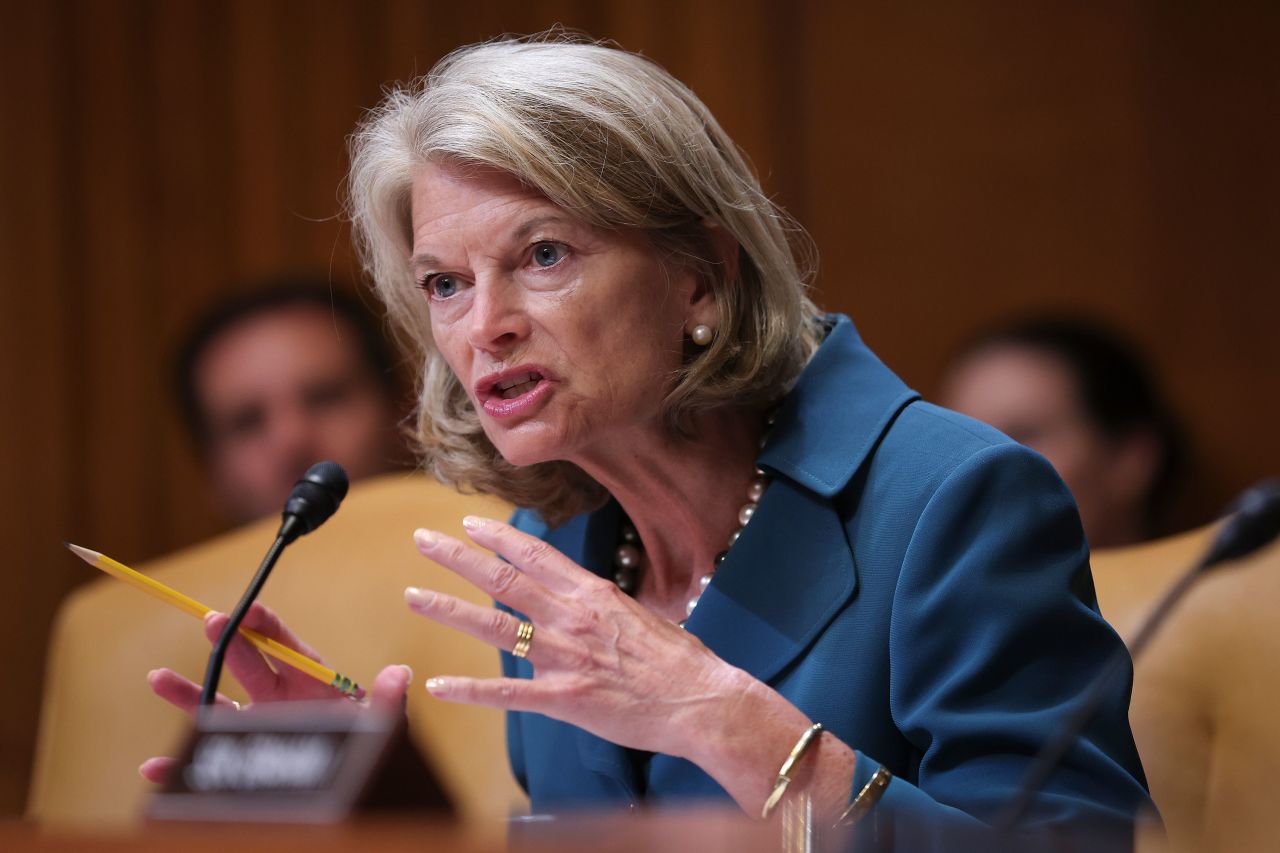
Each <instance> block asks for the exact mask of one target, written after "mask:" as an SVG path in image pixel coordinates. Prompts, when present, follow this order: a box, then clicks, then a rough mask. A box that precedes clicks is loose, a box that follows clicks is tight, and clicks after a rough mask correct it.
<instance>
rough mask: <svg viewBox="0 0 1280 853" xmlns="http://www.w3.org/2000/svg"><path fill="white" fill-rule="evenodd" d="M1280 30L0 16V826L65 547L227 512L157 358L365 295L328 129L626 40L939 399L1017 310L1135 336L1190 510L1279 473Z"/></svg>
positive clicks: (695, 5) (1097, 7) (16, 5)
mask: <svg viewBox="0 0 1280 853" xmlns="http://www.w3.org/2000/svg"><path fill="white" fill-rule="evenodd" d="M1278 10H1280V5H1278V4H1274V3H1268V2H1256V3H1254V2H1228V3H1217V2H1208V0H1205V2H1186V1H1184V2H1110V0H1096V2H1065V0H1063V2H1038V3H1015V2H995V1H994V0H992V2H976V3H966V4H956V3H946V2H936V3H933V2H913V3H909V4H908V3H894V2H878V3H857V2H830V3H822V2H802V0H787V2H767V0H736V2H677V0H645V2H634V3H629V2H623V0H613V2H591V0H579V1H578V2H573V0H558V2H549V1H548V0H489V2H484V3H463V4H458V3H442V2H434V0H377V2H374V1H373V0H371V2H336V0H271V1H270V2H267V1H266V0H227V2H220V0H202V1H200V2H197V1H196V0H169V2H160V0H155V1H154V2H141V0H114V2H112V0H53V2H42V3H37V2H16V0H14V2H3V3H0V110H2V113H0V115H2V118H0V121H2V122H3V133H2V134H0V274H3V277H4V281H3V286H2V289H0V407H2V408H0V412H2V413H3V417H0V542H2V543H3V546H4V548H5V549H6V551H7V555H6V560H5V566H4V569H3V572H4V575H3V577H4V597H5V599H6V601H7V603H8V608H7V610H8V614H7V618H5V619H4V620H2V621H0V648H3V649H4V655H5V659H4V660H5V668H4V673H5V676H6V682H7V684H6V686H7V690H6V698H5V702H4V703H2V704H0V709H2V710H0V747H2V749H3V767H2V772H0V810H3V812H10V813H11V812H15V811H17V810H20V808H21V806H22V802H23V799H24V796H25V788H26V779H27V770H28V765H29V761H30V750H31V737H32V730H33V726H34V720H35V715H36V713H37V703H38V694H39V684H40V678H41V668H42V666H43V638H44V636H45V635H46V633H47V630H48V627H49V623H50V620H51V618H52V615H53V613H54V611H55V608H56V607H57V604H58V602H59V600H60V599H61V598H62V597H63V596H64V595H65V594H66V592H67V591H68V590H70V589H71V588H73V587H74V586H75V585H77V584H80V583H84V582H86V581H87V580H89V573H88V572H87V570H86V569H85V567H84V566H83V565H81V564H80V563H79V562H78V561H76V560H75V559H74V558H72V557H70V556H69V555H67V554H66V553H64V552H63V551H62V549H61V548H60V547H59V542H60V541H61V540H63V539H71V540H73V541H79V542H83V543H85V544H88V545H92V546H93V547H96V548H100V549H102V550H104V551H107V552H109V553H111V554H113V555H115V556H117V557H119V558H121V559H125V560H128V561H131V562H132V561H138V560H142V559H144V558H146V557H149V556H152V555H155V554H158V553H161V552H164V551H168V550H170V549H173V548H176V547H179V546H181V545H183V544H186V543H190V542H192V541H195V540H197V539H200V538H202V537H204V536H207V535H209V534H211V533H214V532H216V531H217V530H219V529H220V528H221V526H222V523H223V522H222V520H221V519H219V518H218V517H217V515H216V514H215V513H214V511H213V509H212V507H211V506H210V505H209V503H208V501H207V499H206V498H205V496H204V494H203V490H202V487H201V478H200V474H199V470H198V468H197V467H196V465H195V462H194V460H193V458H192V456H191V453H190V449H189V448H188V447H187V445H186V442H185V439H184V437H183V435H182V434H181V432H180V430H179V423H178V420H177V416H176V411H175V408H174V405H173V402H172V398H171V394H170V384H171V378H170V376H171V371H172V366H171V354H172V352H173V348H174V346H175V344H176V341H177V340H178V339H179V337H180V336H181V334H182V332H183V330H184V329H185V328H186V326H187V325H188V324H189V323H190V322H191V320H192V318H193V317H194V316H195V315H196V314H197V313H198V312H199V311H200V309H201V307H202V306H204V305H206V304H207V303H208V302H209V301H210V300H211V299H213V298H214V297H215V296H217V295H218V294H220V293H224V292H225V291H227V290H228V289H229V288H232V287H234V286H235V285H234V282H236V281H239V280H242V279H246V278H252V277H257V276H263V275H270V274H275V273H283V272H297V271H310V272H319V273H322V274H332V275H333V276H334V277H335V278H336V279H338V280H342V281H356V280H357V279H358V276H357V271H356V270H355V268H354V266H353V262H352V257H351V252H350V250H349V246H348V235H347V233H346V231H345V229H344V228H343V226H342V225H341V223H340V222H339V221H337V219H336V212H337V210H338V202H337V195H338V190H339V184H340V182H341V179H342V175H343V171H344V167H345V149H344V138H345V136H346V134H347V133H349V132H350V130H351V129H352V127H353V125H354V123H355V122H356V120H357V119H358V117H359V116H360V115H361V111H362V110H364V109H367V108H368V107H370V106H372V105H373V104H375V103H376V102H377V100H378V97H379V91H380V87H381V86H382V85H383V84H384V83H385V82H387V81H391V80H396V79H406V78H409V77H412V76H414V75H415V74H417V73H421V72H423V71H425V70H427V69H428V68H429V67H430V66H431V65H432V63H433V62H434V61H435V60H436V59H437V58H439V57H440V56H441V55H443V54H444V53H445V52H447V51H448V50H449V49H451V48H453V47H455V46H457V45H460V44H464V43H468V42H471V41H475V40H479V39H483V38H488V37H492V36H495V35H498V34H500V33H503V32H531V31H536V30H539V29H542V28H544V27H546V26H548V25H550V24H552V23H555V22H561V23H564V24H566V25H569V26H572V27H577V28H581V29H584V30H586V31H588V32H591V33H592V34H594V35H597V36H600V37H607V38H612V39H615V40H616V41H618V42H619V43H620V44H621V45H622V46H624V47H627V48H631V49H635V50H641V51H643V52H644V53H646V54H648V55H649V56H652V57H654V58H655V59H657V60H658V61H660V62H662V63H663V64H664V65H666V66H667V67H668V68H669V69H670V70H671V71H673V72H674V73H675V74H676V75H677V76H678V77H680V78H682V79H683V80H684V81H686V82H687V83H689V84H690V85H691V86H692V87H693V88H694V90H695V91H697V92H699V93H700V94H701V95H702V97H703V98H704V99H705V100H706V101H707V102H708V104H709V105H710V106H711V108H712V109H713V110H714V111H715V113H716V114H717V115H718V116H719V117H720V119H721V120H722V122H723V123H724V125H725V126H726V127H727V129H728V130H729V132H730V133H731V134H733V135H734V136H735V137H736V138H737V140H738V141H739V143H740V144H741V145H742V146H743V148H744V149H745V150H746V151H747V152H748V154H749V155H750V156H751V158H752V159H753V161H754V162H755V164H756V166H757V167H758V169H759V171H760V172H761V174H762V175H763V178H764V182H765V184H766V186H767V187H768V188H769V190H770V191H771V192H772V193H774V194H775V195H776V197H777V198H778V199H779V200H780V201H781V202H782V203H783V204H784V205H785V206H787V207H788V208H790V209H791V210H792V211H793V212H795V213H796V214H797V215H798V216H799V217H800V219H801V220H802V221H803V222H805V223H806V224H807V225H808V226H809V227H810V229H811V230H812V232H813V234H814V236H815V238H816V239H817V242H818V245H819V247H820V249H821V251H822V274H821V279H820V288H821V294H820V298H821V301H822V302H823V303H824V304H825V305H826V306H828V307H829V308H832V309H836V310H841V311H846V312H848V313H850V314H851V315H853V317H854V318H855V319H856V320H857V321H858V323H859V325H860V327H861V329H862V331H863V333H864V335H865V337H866V338H867V339H868V341H869V342H870V343H871V344H872V346H873V347H875V348H876V349H877V350H878V351H879V352H880V354H881V355H882V356H883V357H884V358H885V360H886V361H888V362H889V364H890V365H892V366H893V367H895V368H896V369H897V370H898V371H899V373H901V374H902V375H903V376H904V378H905V379H906V380H907V381H908V382H910V383H912V384H914V385H916V386H917V387H919V388H920V389H922V390H923V391H925V392H926V393H928V392H929V391H931V390H932V389H933V388H934V387H935V385H936V382H937V378H938V375H939V372H940V370H941V366H942V364H943V363H944V360H945V358H946V356H947V354H948V353H949V352H950V351H951V350H952V349H953V348H954V347H955V346H956V345H957V344H958V343H959V342H960V341H961V340H962V339H963V338H965V337H966V336H967V335H969V334H971V333H972V332H973V331H974V330H975V329H977V328H979V327H980V326H983V325H986V324H988V323H990V322H991V321H993V320H996V319H999V318H1002V317H1009V316H1012V315H1016V314H1019V313H1021V312H1023V311H1025V310H1028V309H1033V308H1050V307H1066V308H1071V309H1074V310H1083V311H1088V312H1092V313H1094V314H1097V315H1098V316H1100V317H1102V318H1103V319H1105V320H1108V321H1110V322H1111V323H1112V324H1113V325H1115V326H1118V327H1119V328H1120V329H1122V330H1124V331H1126V332H1128V333H1130V334H1131V335H1132V336H1133V337H1134V338H1135V339H1136V340H1137V342H1138V343H1139V344H1140V345H1141V346H1142V347H1143V348H1145V349H1146V350H1147V351H1148V352H1149V353H1150V354H1151V355H1152V357H1153V359H1154V361H1155V362H1156V364H1157V366H1158V367H1159V369H1160V371H1161V373H1162V374H1163V376H1164V379H1165V381H1166V384H1167V386H1168V389H1169V392H1170V395H1171V396H1172V398H1173V400H1174V402H1175V404H1176V406H1177V408H1178V410H1179V411H1180V413H1181V414H1182V415H1183V417H1184V418H1185V419H1186V421H1187V423H1188V425H1189V428H1190V432H1191V434H1192V437H1193V439H1194V441H1195V443H1196V447H1197V450H1198V455H1199V462H1200V465H1199V468H1198V470H1197V480H1196V483H1195V488H1194V494H1193V499H1192V500H1191V502H1190V503H1189V505H1188V509H1187V511H1186V512H1187V519H1188V521H1195V520H1199V519H1200V518H1203V517H1206V516H1207V514H1208V513H1210V512H1211V511H1212V509H1213V508H1215V507H1216V506H1218V505H1219V504H1220V503H1221V502H1222V501H1223V500H1224V499H1226V498H1227V497H1228V496H1229V495H1230V494H1231V493H1232V492H1233V491H1235V490H1237V489H1239V488H1241V487H1243V486H1245V485H1247V484H1248V483H1249V482H1251V481H1253V480H1255V479H1257V478H1258V477H1260V476H1261V475H1263V474H1266V473H1276V472H1277V471H1280V448H1277V445H1276V442H1275V440H1274V436H1275V434H1276V425H1277V423H1280V418H1278V417H1277V415H1280V411H1278V409H1280V403H1278V402H1277V401H1278V399H1280V397H1278V395H1277V394H1276V376H1277V367H1280V343H1278V342H1277V338H1278V337H1280V335H1277V315H1278V309H1280V287H1277V283H1278V281H1277V278H1278V277H1277V274H1276V271H1275V264H1274V261H1273V258H1272V256H1273V254H1274V251H1275V244H1276V238H1277V235H1278V233H1280V202H1278V201H1277V199H1280V167H1278V166H1277V157H1276V152H1277V150H1280V127H1278V117H1280V97H1278V95H1280V59H1278V57H1280V11H1278ZM104 642H109V636H104ZM141 676H142V674H141V673H139V674H138V677H141Z"/></svg>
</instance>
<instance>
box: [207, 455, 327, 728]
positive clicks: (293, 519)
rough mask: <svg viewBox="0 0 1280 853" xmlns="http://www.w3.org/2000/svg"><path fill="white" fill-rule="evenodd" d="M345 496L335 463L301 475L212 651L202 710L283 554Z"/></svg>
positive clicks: (319, 465)
mask: <svg viewBox="0 0 1280 853" xmlns="http://www.w3.org/2000/svg"><path fill="white" fill-rule="evenodd" d="M346 495H347V474H346V472H345V471H343V470H342V466H341V465H339V464H337V463H336V462H317V463H316V464H315V465H312V466H311V467H310V468H308V469H307V473H305V474H303V475H302V479H301V480H299V481H298V482H297V483H295V484H294V486H293V491H292V492H290V493H289V498H288V500H287V501H286V502H285V505H284V513H283V517H282V519H281V521H280V529H279V531H277V532H276V538H275V541H274V542H273V543H271V547H270V548H268V549H267V553H266V556H264V557H263V558H262V563H261V564H260V565H259V566H258V571H257V573H256V574H254V576H253V580H251V581H250V582H249V588H248V589H246V590H245V592H244V595H243V596H241V598H240V603H239V604H237V605H236V607H235V610H233V611H231V618H230V620H228V622H227V625H226V627H225V628H223V629H222V633H221V634H220V635H219V636H218V641H217V642H216V643H214V645H213V651H212V652H210V653H209V664H208V666H207V667H206V668H205V672H204V686H203V687H202V688H201V691H200V706H201V707H205V706H208V705H212V704H213V701H214V698H215V697H216V696H217V695H218V680H219V679H220V678H221V676H222V662H223V660H224V659H225V658H226V655H227V646H229V645H230V644H231V639H232V638H233V637H234V636H235V635H236V631H238V630H239V628H240V623H241V622H243V621H244V617H245V614H246V613H248V612H249V606H250V605H252V604H253V602H254V601H255V600H256V599H257V597H258V593H260V592H262V587H263V585H265V584H266V582H267V576H268V575H269V574H271V570H272V569H273V568H274V567H275V564H276V560H278V559H280V554H281V553H282V552H283V551H284V549H285V547H286V546H287V545H289V544H290V543H291V542H293V541H294V540H295V539H297V538H298V537H299V536H302V535H303V534H305V533H310V532H311V531H313V530H315V529H316V528H317V527H319V526H320V525H321V524H324V523H325V522H326V521H328V520H329V517H330V516H331V515H333V514H334V513H335V512H337V510H338V505H339V504H341V503H342V499H343V498H344V497H346Z"/></svg>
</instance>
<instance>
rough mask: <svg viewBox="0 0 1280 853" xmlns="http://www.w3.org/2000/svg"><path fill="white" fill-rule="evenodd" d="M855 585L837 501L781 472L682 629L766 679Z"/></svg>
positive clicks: (787, 660)
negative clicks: (817, 492) (797, 482)
mask: <svg viewBox="0 0 1280 853" xmlns="http://www.w3.org/2000/svg"><path fill="white" fill-rule="evenodd" d="M783 531H785V532H783ZM856 588H857V572H856V567H855V566H854V562H853V551H852V549H851V548H850V547H849V543H848V539H847V537H846V535H845V530H844V525H843V524H842V523H841V520H840V516H839V513H837V512H836V510H835V507H833V506H832V504H831V502H830V501H828V500H826V499H825V498H823V497H821V496H819V495H816V494H815V493H813V492H812V491H810V490H808V489H806V488H804V487H802V486H798V485H796V484H794V483H792V482H790V481H788V480H786V479H779V480H777V481H775V482H774V483H773V484H772V485H770V486H769V489H768V491H766V492H765V495H764V498H763V499H762V500H761V501H760V506H759V508H758V509H757V510H756V514H755V516H754V517H753V518H752V519H751V523H750V524H748V525H747V526H746V528H745V529H744V530H743V531H742V535H741V536H740V537H739V539H738V542H737V544H735V546H734V547H733V548H731V549H730V550H729V556H728V557H726V558H725V560H724V562H723V563H721V564H720V568H719V569H718V570H717V571H716V575H715V578H714V580H712V582H711V585H710V586H708V587H707V590H706V592H704V593H703V595H702V598H701V599H700V600H699V602H698V607H697V609H695V610H694V611H693V615H692V616H691V617H689V621H688V622H687V623H685V628H687V629H688V630H689V632H690V633H692V634H695V635H697V636H698V638H699V639H701V640H702V641H703V642H704V643H706V644H707V646H708V647H709V648H710V649H711V650H712V651H713V652H715V653H716V654H717V655H719V656H720V657H721V658H723V659H724V660H726V661H728V662H729V663H731V664H733V665H734V666H737V667H740V668H741V669H744V670H746V671H747V672H750V673H751V674H752V675H754V676H755V677H756V678H758V679H760V680H761V681H765V682H767V681H769V680H770V679H772V678H773V677H774V676H776V675H777V674H778V673H779V672H780V671H781V670H782V669H783V668H784V667H785V666H786V665H787V664H788V663H790V662H791V661H792V660H794V659H795V658H796V656H797V655H799V654H800V653H801V652H803V651H804V650H805V648H807V647H808V645H809V643H810V642H812V641H813V639H814V637H816V636H817V635H818V633H819V632H821V631H822V629H823V628H824V627H826V625H827V623H828V622H830V621H831V619H832V618H833V617H834V616H835V614H836V613H838V612H839V611H840V609H841V608H843V607H844V606H845V604H846V603H847V602H848V601H849V599H850V598H851V597H852V596H853V593H854V590H855V589H856Z"/></svg>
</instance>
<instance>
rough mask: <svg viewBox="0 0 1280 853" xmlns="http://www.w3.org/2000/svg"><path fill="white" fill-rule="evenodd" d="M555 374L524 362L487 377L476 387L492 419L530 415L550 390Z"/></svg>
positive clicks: (483, 405)
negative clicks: (516, 366) (552, 375)
mask: <svg viewBox="0 0 1280 853" xmlns="http://www.w3.org/2000/svg"><path fill="white" fill-rule="evenodd" d="M551 379H552V377H551V376H550V375H549V374H548V373H547V372H546V371H545V370H543V369H541V368H539V367H535V366H532V365H524V366H521V367H518V368H514V369H512V370H507V371H504V372H503V373H501V374H497V375H495V376H487V377H485V378H484V379H483V380H482V381H481V382H480V383H479V388H478V389H477V391H478V394H477V396H479V398H480V405H481V407H482V408H483V409H484V411H485V413H486V414H488V415H489V416H490V417H492V418H510V417H514V416H516V415H521V414H528V413H530V412H532V411H533V409H534V407H536V406H538V405H540V404H541V402H542V400H544V399H545V398H546V396H547V395H548V394H549V393H550V392H551Z"/></svg>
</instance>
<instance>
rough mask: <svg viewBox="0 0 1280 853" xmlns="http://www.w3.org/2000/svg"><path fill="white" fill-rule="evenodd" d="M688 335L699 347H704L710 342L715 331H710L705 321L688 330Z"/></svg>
mask: <svg viewBox="0 0 1280 853" xmlns="http://www.w3.org/2000/svg"><path fill="white" fill-rule="evenodd" d="M689 337H691V338H693V342H694V343H695V344H697V345H698V346H700V347H705V346H706V345H707V344H709V343H711V339H712V338H714V337H715V332H713V331H711V327H710V326H708V325H706V324H705V323H699V324H698V325H696V326H694V327H693V330H692V331H691V332H689Z"/></svg>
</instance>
